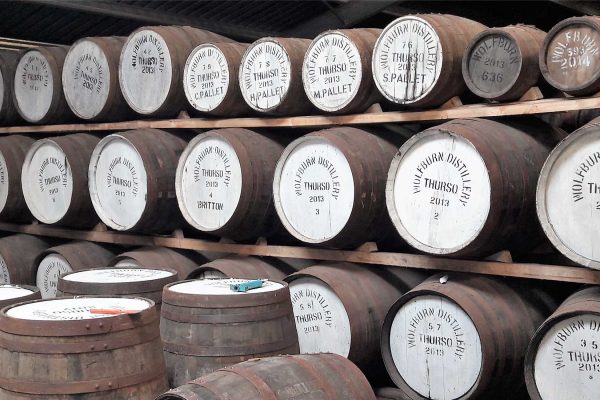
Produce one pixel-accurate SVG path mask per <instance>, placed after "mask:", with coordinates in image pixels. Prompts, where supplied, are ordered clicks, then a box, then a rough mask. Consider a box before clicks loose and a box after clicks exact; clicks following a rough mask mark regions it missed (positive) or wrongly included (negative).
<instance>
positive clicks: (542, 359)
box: [525, 286, 600, 400]
mask: <svg viewBox="0 0 600 400" xmlns="http://www.w3.org/2000/svg"><path fill="white" fill-rule="evenodd" d="M599 304H600V288H599V287H597V286H595V287H588V288H586V289H583V290H580V291H578V292H576V293H575V294H573V295H572V296H571V297H569V298H568V299H567V300H565V302H564V303H562V304H561V305H560V307H559V308H558V309H557V310H556V311H555V312H554V314H552V315H551V316H550V317H549V318H548V319H547V320H546V321H545V322H544V323H543V324H542V326H541V327H540V328H539V329H538V330H537V332H536V333H535V336H534V337H533V339H532V340H531V343H530V345H529V349H528V351H527V356H526V357H525V381H526V383H527V389H528V392H529V396H530V397H531V399H533V400H542V399H544V400H559V399H560V400H562V399H567V398H568V399H581V400H592V399H596V398H597V397H598V393H599V391H600V382H598V379H597V378H598V372H600V364H599V363H600V360H599V359H598V346H600V307H599V306H598V305H599Z"/></svg>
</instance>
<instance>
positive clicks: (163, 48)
mask: <svg viewBox="0 0 600 400" xmlns="http://www.w3.org/2000/svg"><path fill="white" fill-rule="evenodd" d="M172 79H173V66H172V63H171V54H170V52H169V48H168V45H167V43H166V42H165V39H164V38H163V37H162V36H161V35H160V34H159V33H157V32H154V31H152V30H149V29H142V30H140V31H137V32H134V33H133V34H132V35H130V36H129V38H128V39H127V41H126V42H125V45H124V46H123V50H122V51H121V58H120V63H119V83H120V85H121V91H122V92H123V97H124V98H125V100H126V101H127V104H129V106H130V107H131V108H132V109H133V110H134V111H135V112H137V113H139V114H152V113H153V112H155V111H156V110H158V109H159V108H160V107H161V106H162V105H163V103H164V102H165V100H166V98H167V95H168V93H169V89H170V87H171V82H172ZM180 84H181V83H180Z"/></svg>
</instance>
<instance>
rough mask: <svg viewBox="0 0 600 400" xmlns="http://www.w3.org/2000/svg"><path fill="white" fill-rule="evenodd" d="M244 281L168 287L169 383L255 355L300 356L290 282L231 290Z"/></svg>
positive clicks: (164, 318) (164, 317) (164, 320)
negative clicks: (237, 290)
mask: <svg viewBox="0 0 600 400" xmlns="http://www.w3.org/2000/svg"><path fill="white" fill-rule="evenodd" d="M239 282H244V280H240V279H204V280H189V281H183V282H176V283H172V284H169V285H167V286H166V287H165V289H164V292H163V305H162V310H161V324H160V332H161V337H162V340H163V343H164V351H165V359H166V361H167V372H168V376H169V383H170V384H171V387H177V386H180V385H183V384H184V383H186V382H188V381H190V380H191V379H195V378H197V377H199V376H203V375H206V374H208V373H211V372H213V371H216V370H218V369H219V368H223V367H226V366H228V365H233V364H236V363H239V362H242V361H245V360H248V359H251V358H255V357H268V356H272V355H278V354H297V353H298V337H297V335H296V329H295V327H294V316H293V313H292V304H291V302H290V291H289V289H288V286H287V284H285V283H283V282H277V281H267V282H265V284H264V285H263V286H262V287H261V288H258V289H253V290H251V291H248V292H245V293H242V292H233V291H231V290H230V288H229V285H230V284H233V283H239Z"/></svg>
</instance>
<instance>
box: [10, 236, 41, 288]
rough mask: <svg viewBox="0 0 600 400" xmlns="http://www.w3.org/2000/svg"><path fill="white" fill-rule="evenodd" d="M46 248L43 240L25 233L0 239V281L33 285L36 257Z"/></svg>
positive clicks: (34, 281)
mask: <svg viewBox="0 0 600 400" xmlns="http://www.w3.org/2000/svg"><path fill="white" fill-rule="evenodd" d="M47 248H48V243H46V242H45V241H44V240H42V239H40V238H38V237H35V236H31V235H25V234H17V235H10V236H5V237H3V238H1V239H0V283H12V284H19V285H35V283H36V280H35V272H36V269H37V263H36V259H37V257H38V256H39V255H40V254H41V253H42V252H43V251H44V250H46V249H47Z"/></svg>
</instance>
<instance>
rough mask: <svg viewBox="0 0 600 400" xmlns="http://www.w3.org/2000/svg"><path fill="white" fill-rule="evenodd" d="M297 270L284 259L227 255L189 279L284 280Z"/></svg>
mask: <svg viewBox="0 0 600 400" xmlns="http://www.w3.org/2000/svg"><path fill="white" fill-rule="evenodd" d="M294 272H296V270H295V269H294V268H293V267H291V266H290V265H288V264H286V263H285V262H283V261H279V262H277V261H276V260H273V259H271V258H270V257H261V258H259V257H248V256H241V255H233V256H227V257H223V258H219V259H217V260H214V261H210V262H208V263H206V264H204V265H201V266H200V267H198V268H197V269H196V270H195V271H194V272H192V273H191V274H190V277H189V279H213V278H237V279H268V280H270V281H279V280H283V279H284V278H285V277H286V276H288V275H289V274H292V273H294Z"/></svg>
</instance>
